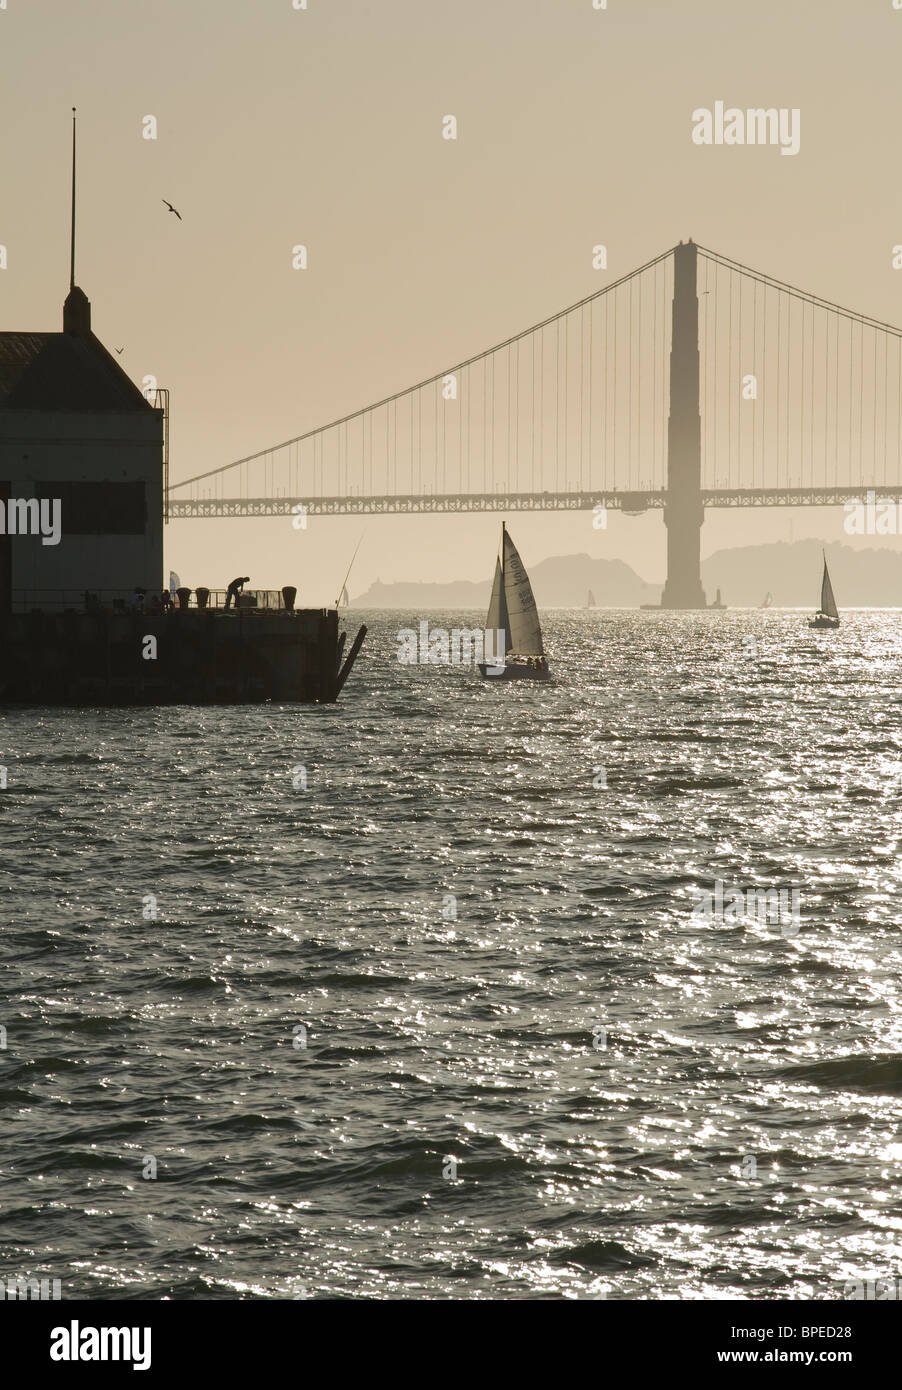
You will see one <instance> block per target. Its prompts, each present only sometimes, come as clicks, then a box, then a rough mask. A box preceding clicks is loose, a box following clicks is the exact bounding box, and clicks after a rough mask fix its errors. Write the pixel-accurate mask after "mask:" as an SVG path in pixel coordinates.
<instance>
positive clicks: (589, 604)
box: [586, 589, 596, 608]
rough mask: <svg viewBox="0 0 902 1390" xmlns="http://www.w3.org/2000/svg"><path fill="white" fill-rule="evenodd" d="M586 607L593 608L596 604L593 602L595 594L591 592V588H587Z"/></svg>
mask: <svg viewBox="0 0 902 1390" xmlns="http://www.w3.org/2000/svg"><path fill="white" fill-rule="evenodd" d="M586 607H587V608H595V607H596V604H595V595H594V594H593V593H592V590H591V589H590V590H589V596H588V598H587V599H586Z"/></svg>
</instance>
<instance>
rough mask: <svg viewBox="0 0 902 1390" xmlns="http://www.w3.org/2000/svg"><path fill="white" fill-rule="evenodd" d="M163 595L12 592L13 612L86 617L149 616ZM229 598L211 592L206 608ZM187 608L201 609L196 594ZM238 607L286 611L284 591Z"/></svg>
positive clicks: (256, 592) (249, 593)
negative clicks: (98, 614)
mask: <svg viewBox="0 0 902 1390" xmlns="http://www.w3.org/2000/svg"><path fill="white" fill-rule="evenodd" d="M162 592H163V590H162V589H160V590H159V592H158V591H156V590H148V591H147V593H146V594H145V595H144V599H143V602H141V601H138V600H136V597H135V592H134V590H132V589H89V590H85V589H13V591H12V595H11V597H12V611H13V612H14V613H28V612H30V611H31V610H32V609H35V608H37V609H40V610H41V611H42V612H45V613H62V612H64V611H65V610H66V609H74V610H75V611H76V612H78V613H86V612H98V611H102V610H104V609H107V610H110V611H112V612H126V613H133V612H136V611H137V612H144V613H146V612H148V611H150V610H151V608H153V607H155V600H157V601H158V600H159V598H160V595H161V594H162ZM227 594H228V590H227V589H210V591H209V598H208V599H207V603H206V607H207V608H208V609H212V610H220V611H222V610H224V609H225V606H226V596H227ZM173 603H174V605H175V607H176V608H178V607H179V600H178V599H177V598H175V599H173ZM295 606H297V601H295ZM188 607H189V608H195V609H196V608H197V607H199V605H198V601H197V592H196V590H192V591H191V594H190V596H189V598H188ZM236 607H237V608H239V609H240V610H241V611H242V612H250V613H255V612H267V613H272V612H279V611H280V610H281V611H284V609H285V600H284V598H283V596H282V591H281V589H248V590H246V591H245V592H244V593H243V594H239V595H238V602H237V605H236V603H235V601H234V600H233V601H232V608H233V610H234V609H235V608H236Z"/></svg>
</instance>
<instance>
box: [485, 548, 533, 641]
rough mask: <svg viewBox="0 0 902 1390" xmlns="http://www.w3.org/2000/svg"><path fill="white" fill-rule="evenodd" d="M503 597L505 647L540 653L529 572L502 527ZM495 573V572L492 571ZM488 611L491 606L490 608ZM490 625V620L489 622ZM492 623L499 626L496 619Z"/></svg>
mask: <svg viewBox="0 0 902 1390" xmlns="http://www.w3.org/2000/svg"><path fill="white" fill-rule="evenodd" d="M503 545H504V549H503V555H504V565H503V571H504V599H505V605H506V608H507V614H506V616H507V624H508V631H509V633H510V643H509V650H510V651H512V652H516V653H517V654H518V655H520V656H541V655H542V653H543V651H544V647H543V646H542V629H541V626H540V624H539V614H538V610H537V608H536V601H535V599H534V598H533V593H532V585H531V584H530V582H529V575H528V574H527V573H526V570H525V569H524V567H523V561H522V560H521V559H520V556H519V554H518V553H517V547H516V546H515V545H514V543H513V541H512V540H511V538H510V536H509V535H508V534H507V530H506V529H505V531H504V542H503ZM496 574H497V572H496ZM490 612H491V610H490ZM489 626H490V627H491V626H493V624H491V623H490V624H489ZM494 626H497V627H500V626H501V624H500V623H497V624H494Z"/></svg>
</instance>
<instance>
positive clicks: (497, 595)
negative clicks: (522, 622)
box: [485, 559, 511, 652]
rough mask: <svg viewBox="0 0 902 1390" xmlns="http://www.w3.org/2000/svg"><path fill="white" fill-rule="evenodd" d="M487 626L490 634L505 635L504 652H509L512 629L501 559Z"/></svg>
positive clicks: (496, 573)
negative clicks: (505, 595) (499, 633)
mask: <svg viewBox="0 0 902 1390" xmlns="http://www.w3.org/2000/svg"><path fill="white" fill-rule="evenodd" d="M485 625H486V627H487V628H488V630H489V631H490V632H503V633H504V650H505V652H509V651H510V647H511V629H510V621H509V619H508V616H507V602H506V600H505V597H504V579H503V576H502V573H501V561H500V559H498V560H496V561H495V582H494V584H493V585H492V597H491V598H490V599H489V611H488V615H487V617H486V620H485Z"/></svg>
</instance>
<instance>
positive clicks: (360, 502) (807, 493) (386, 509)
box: [168, 483, 895, 521]
mask: <svg viewBox="0 0 902 1390" xmlns="http://www.w3.org/2000/svg"><path fill="white" fill-rule="evenodd" d="M868 488H870V489H871V490H873V491H874V492H875V493H876V494H877V497H878V498H887V497H889V496H890V495H891V494H890V493H889V492H888V489H887V488H886V487H881V485H880V484H878V483H864V484H861V485H859V486H857V487H856V486H852V485H850V486H848V487H807V488H806V487H794V488H702V492H701V500H702V505H703V506H705V507H832V506H836V505H837V504H839V503H842V502H850V501H859V502H863V501H864V500H865V492H866V490H867V489H868ZM894 500H895V499H894ZM666 503H667V493H666V491H665V490H664V489H659V490H656V491H648V492H618V491H616V490H605V489H602V490H600V491H598V492H481V493H477V492H472V493H468V492H457V493H422V494H415V493H412V494H406V495H405V494H397V495H391V494H389V495H387V496H373V497H367V496H356V495H354V494H352V495H350V496H347V497H202V498H197V499H180V498H174V497H172V496H171V495H170V497H169V505H168V514H169V519H170V520H172V521H176V520H182V519H184V518H188V517H194V518H199V517H230V516H231V517H235V516H289V515H291V514H292V513H295V514H296V515H298V516H303V514H304V513H303V512H301V511H299V510H298V511H296V509H300V508H305V509H306V514H307V516H365V515H372V516H378V515H387V514H390V513H401V514H403V513H430V512H590V511H592V510H593V508H595V507H605V508H607V509H610V510H611V511H621V512H626V513H627V514H628V515H638V514H640V513H642V512H646V511H650V510H652V509H654V508H659V509H660V508H662V507H664V506H666Z"/></svg>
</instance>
